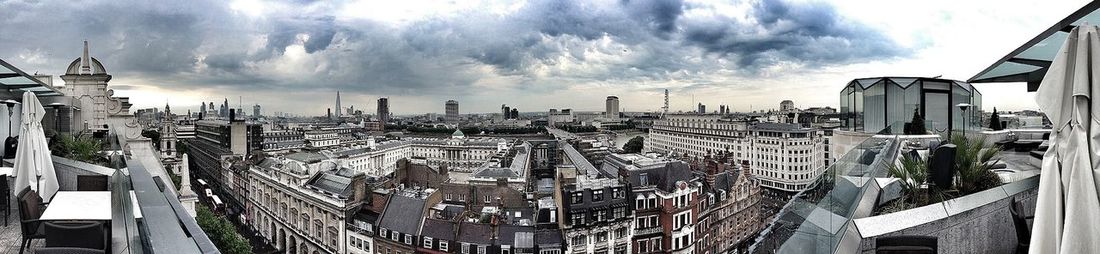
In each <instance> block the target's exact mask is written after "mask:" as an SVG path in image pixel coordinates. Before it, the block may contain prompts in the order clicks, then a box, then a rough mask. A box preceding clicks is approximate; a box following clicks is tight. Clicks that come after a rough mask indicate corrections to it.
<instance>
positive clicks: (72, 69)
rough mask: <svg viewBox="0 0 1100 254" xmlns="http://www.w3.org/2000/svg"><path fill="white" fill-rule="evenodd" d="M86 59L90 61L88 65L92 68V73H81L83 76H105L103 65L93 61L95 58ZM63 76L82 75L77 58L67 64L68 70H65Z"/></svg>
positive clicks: (95, 60) (105, 71)
mask: <svg viewBox="0 0 1100 254" xmlns="http://www.w3.org/2000/svg"><path fill="white" fill-rule="evenodd" d="M88 59H90V60H91V61H90V62H91V63H90V64H89V65H91V67H92V73H83V74H92V75H98V74H107V69H106V68H103V64H102V63H100V62H99V60H98V59H95V57H89V58H88ZM65 74H66V75H80V74H82V73H80V58H79V57H77V58H76V59H74V60H73V62H72V63H69V68H67V69H65Z"/></svg>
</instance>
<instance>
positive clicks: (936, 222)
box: [854, 176, 1039, 253]
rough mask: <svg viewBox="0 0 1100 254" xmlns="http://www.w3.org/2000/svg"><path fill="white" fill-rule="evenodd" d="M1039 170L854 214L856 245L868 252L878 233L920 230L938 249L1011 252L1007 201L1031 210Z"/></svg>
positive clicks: (1012, 236) (1012, 241) (1012, 243)
mask: <svg viewBox="0 0 1100 254" xmlns="http://www.w3.org/2000/svg"><path fill="white" fill-rule="evenodd" d="M1038 187H1039V176H1034V177H1031V178H1028V179H1025V180H1020V181H1016V182H1012V183H1008V184H1005V185H1001V186H998V187H996V188H992V189H988V190H984V191H981V192H978V193H974V194H970V195H966V196H962V197H959V198H956V199H952V200H948V201H944V202H940V203H935V204H931V205H927V206H922V207H918V208H914V209H909V210H905V211H900V212H895V213H890V214H883V215H879V216H873V217H866V218H859V219H855V220H854V222H855V226H856V229H857V230H858V232H859V235H860V238H861V239H860V244H859V246H860V247H859V250H860V252H862V253H874V251H875V239H877V238H878V237H880V236H895V235H923V236H934V237H937V238H938V239H939V240H938V241H939V242H938V244H939V253H1012V252H1015V251H1016V243H1017V239H1016V237H1015V235H1016V234H1015V232H1016V231H1015V230H1016V229H1015V227H1014V226H1013V224H1012V218H1011V216H1012V215H1011V213H1010V212H1009V207H1008V206H1009V205H1010V204H1011V202H1012V200H1013V199H1015V200H1018V201H1020V202H1022V203H1023V204H1024V213H1025V214H1031V213H1033V212H1034V210H1035V198H1036V195H1037V194H1038Z"/></svg>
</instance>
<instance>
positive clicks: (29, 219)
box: [19, 188, 46, 254]
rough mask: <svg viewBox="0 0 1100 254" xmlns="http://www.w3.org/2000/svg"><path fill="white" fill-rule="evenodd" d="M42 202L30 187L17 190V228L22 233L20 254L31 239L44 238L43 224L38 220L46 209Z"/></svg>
mask: <svg viewBox="0 0 1100 254" xmlns="http://www.w3.org/2000/svg"><path fill="white" fill-rule="evenodd" d="M43 204H44V203H42V198H41V197H39V196H38V192H36V191H33V190H31V189H30V188H27V189H24V190H23V191H20V192H19V219H20V221H19V230H20V232H21V233H22V235H23V240H22V244H21V245H20V246H19V253H20V254H22V253H23V250H24V249H26V248H27V245H28V244H30V242H31V241H32V240H34V239H45V238H46V231H45V228H44V225H43V224H42V221H40V220H38V218H40V217H42V211H44V210H46V209H45V207H43Z"/></svg>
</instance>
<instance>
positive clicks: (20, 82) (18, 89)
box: [0, 59, 63, 97]
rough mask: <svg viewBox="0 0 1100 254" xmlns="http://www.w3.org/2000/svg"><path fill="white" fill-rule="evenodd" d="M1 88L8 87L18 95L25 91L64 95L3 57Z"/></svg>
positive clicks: (0, 61) (0, 69)
mask: <svg viewBox="0 0 1100 254" xmlns="http://www.w3.org/2000/svg"><path fill="white" fill-rule="evenodd" d="M0 88H3V89H7V90H8V92H10V93H13V94H15V96H16V97H18V96H20V95H22V93H23V92H33V93H34V95H37V96H38V97H43V96H61V95H63V94H61V92H60V91H57V89H54V88H53V87H50V86H49V85H46V84H45V83H42V81H40V80H38V79H37V78H34V77H33V76H31V75H27V73H26V72H23V70H20V69H19V68H15V66H12V65H11V64H10V63H8V62H7V61H4V60H3V59H0ZM16 93H17V94H16Z"/></svg>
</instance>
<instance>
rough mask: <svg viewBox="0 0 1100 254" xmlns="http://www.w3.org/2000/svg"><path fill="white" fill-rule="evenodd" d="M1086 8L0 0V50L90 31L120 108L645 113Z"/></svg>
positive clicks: (994, 50)
mask: <svg viewBox="0 0 1100 254" xmlns="http://www.w3.org/2000/svg"><path fill="white" fill-rule="evenodd" d="M154 2H155V3H154ZM1085 3H1087V1H1083V0H1069V1H997V0H982V1H959V0H950V1H946V0H945V1H940V0H931V1H881V0H842V1H836V2H821V1H791V2H788V1H772V0H763V1H734V2H724V1H720V2H713V1H690V0H688V1H629V0H614V1H581V0H578V1H567V0H545V1H544V0H531V1H471V2H467V1H438V0H427V1H419V0H401V1H389V0H383V1H309V0H297V1H295V0H286V1H271V2H269V1H255V0H235V1H222V0H216V1H202V0H196V1H147V0H133V1H131V0H102V1H70V0H62V1H50V0H43V1H28V2H22V1H8V0H0V17H3V18H0V58H2V59H4V60H6V61H8V62H10V63H12V64H14V65H16V66H17V67H19V68H22V69H23V70H25V71H28V72H40V73H46V74H53V75H60V74H63V72H64V69H65V67H67V65H68V64H69V62H70V61H72V60H73V59H76V58H78V57H79V56H80V54H81V41H82V40H88V41H89V43H90V44H91V55H92V56H93V57H95V58H97V59H99V60H100V61H101V62H103V64H104V65H105V67H106V69H107V71H108V72H109V73H110V74H111V75H113V76H114V77H113V79H112V80H111V83H110V84H111V86H110V87H111V88H113V89H115V91H116V94H117V95H121V96H129V97H130V101H131V102H132V103H134V104H135V106H134V108H135V109H136V108H144V107H153V106H156V107H161V106H163V105H164V104H165V102H168V103H170V104H171V105H173V106H175V107H177V109H176V110H180V109H179V108H185V109H186V108H194V109H197V108H198V105H199V102H200V101H207V102H209V101H215V102H216V103H220V102H221V101H222V100H223V98H229V99H230V101H231V102H232V104H234V105H236V104H237V102H238V100H240V101H242V102H243V104H244V105H245V108H249V109H250V107H248V105H251V104H254V103H258V104H260V105H262V106H263V107H264V112H265V113H268V114H270V113H273V112H293V113H299V114H309V115H319V114H323V113H324V111H325V109H326V108H330V107H333V106H334V105H333V104H334V99H335V98H334V97H335V93H336V91H341V94H342V95H343V105H344V106H345V107H347V106H352V105H354V106H355V107H356V108H357V109H367V110H364V111H368V112H373V111H374V107H375V100H376V99H377V98H378V97H380V96H386V97H390V103H391V110H393V111H394V112H396V113H398V114H404V113H425V112H442V111H443V103H444V101H446V100H448V99H455V100H458V101H459V103H460V107H461V111H462V112H463V113H469V112H496V111H497V110H498V109H499V107H500V104H508V105H509V106H513V107H518V108H519V109H520V110H521V111H525V112H529V111H545V110H547V109H548V108H569V107H571V108H575V109H578V110H600V111H602V110H603V103H604V97H606V96H607V95H617V96H619V98H620V100H621V102H620V105H621V106H622V107H623V108H625V110H627V111H652V110H657V109H659V108H660V107H661V104H662V96H661V93H662V90H663V89H669V90H670V92H671V94H672V96H671V104H672V110H673V111H676V110H689V109H690V108H692V105H693V104H692V102H693V101H695V102H702V103H704V104H707V105H709V106H710V107H711V108H714V109H717V106H718V105H719V104H727V105H731V106H732V107H733V109H734V110H737V111H747V110H749V109H750V107H751V108H752V109H757V110H759V109H769V108H777V107H778V104H779V101H781V100H783V99H790V100H794V101H795V104H796V105H797V106H799V107H802V108H805V107H811V106H834V107H835V106H836V105H837V104H838V96H837V94H838V93H839V91H840V90H841V88H842V87H843V86H844V84H846V83H847V82H848V81H850V80H852V79H854V78H860V77H870V76H896V75H904V76H929V77H931V76H937V75H943V77H945V78H951V79H959V80H965V79H967V78H970V77H971V76H973V75H974V74H976V73H977V72H979V71H981V70H982V69H984V68H985V67H987V66H989V64H991V63H993V62H994V61H995V60H997V59H999V58H1001V57H1002V56H1004V55H1005V54H1007V53H1008V52H1010V51H1011V50H1013V49H1015V48H1016V47H1018V46H1019V45H1021V44H1022V43H1024V42H1026V41H1027V40H1028V39H1031V38H1032V37H1034V36H1035V35H1037V34H1038V33H1039V32H1041V31H1042V30H1044V29H1046V28H1047V27H1049V26H1051V25H1053V24H1054V23H1055V22H1057V21H1058V20H1060V19H1062V18H1064V17H1065V16H1067V15H1068V14H1069V13H1071V12H1073V11H1075V10H1077V9H1079V8H1081V7H1082V6H1084V5H1085ZM59 81H60V79H58V82H59ZM978 87H979V89H980V90H981V91H982V92H983V94H984V95H985V97H984V103H985V104H984V107H985V108H986V109H990V108H992V107H994V106H996V107H998V109H1004V110H1018V109H1027V108H1034V107H1035V103H1034V100H1033V95H1032V94H1029V93H1026V92H1025V90H1026V89H1025V86H1024V85H1023V84H990V85H979V86H978ZM246 111H249V112H251V110H246Z"/></svg>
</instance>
